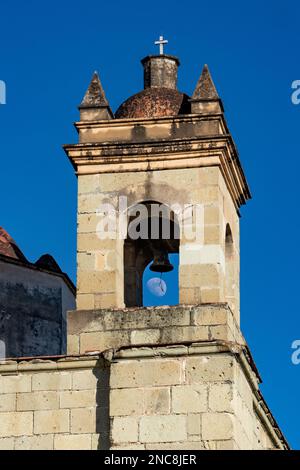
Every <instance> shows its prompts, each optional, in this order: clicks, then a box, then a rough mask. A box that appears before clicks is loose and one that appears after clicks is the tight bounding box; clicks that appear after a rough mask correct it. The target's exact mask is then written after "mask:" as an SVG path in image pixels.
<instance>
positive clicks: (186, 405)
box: [172, 385, 208, 414]
mask: <svg viewBox="0 0 300 470" xmlns="http://www.w3.org/2000/svg"><path fill="white" fill-rule="evenodd" d="M207 406H208V390H207V386H205V385H182V386H177V387H172V410H173V412H174V413H182V414H183V413H184V414H186V413H201V412H204V411H207Z"/></svg>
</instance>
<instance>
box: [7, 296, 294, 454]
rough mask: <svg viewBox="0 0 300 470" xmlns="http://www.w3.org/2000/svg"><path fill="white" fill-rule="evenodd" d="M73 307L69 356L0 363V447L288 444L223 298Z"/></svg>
mask: <svg viewBox="0 0 300 470" xmlns="http://www.w3.org/2000/svg"><path fill="white" fill-rule="evenodd" d="M81 313H82V315H81V314H80V313H79V312H74V313H70V314H69V315H70V317H69V332H70V336H69V341H68V343H69V347H70V351H69V353H70V356H69V357H65V358H57V359H52V360H50V359H49V360H39V359H36V360H31V361H29V360H28V361H19V362H15V361H11V362H6V363H4V364H1V365H0V374H1V380H0V393H1V400H0V436H1V437H0V448H4V449H108V448H111V449H268V448H279V449H280V448H281V449H283V448H286V446H287V444H286V442H285V440H284V437H283V436H282V434H281V432H280V430H279V429H278V426H277V425H276V423H275V421H274V419H273V417H272V415H271V414H270V412H269V410H268V408H267V407H266V404H265V402H264V401H263V399H262V397H261V395H260V392H259V390H258V384H259V377H258V375H257V371H256V369H255V367H254V365H253V362H252V360H251V356H250V355H249V352H248V350H247V348H246V346H245V344H244V341H243V338H242V337H241V336H240V333H239V330H238V328H237V326H236V324H235V321H234V317H233V315H232V312H231V311H230V309H229V308H228V307H227V306H226V305H223V306H220V305H207V306H201V307H177V308H175V309H174V310H173V309H172V315H171V314H170V309H167V308H166V309H161V308H156V309H137V310H134V309H131V310H130V311H128V310H123V311H122V310H121V311H117V310H115V311H94V312H89V313H88V312H85V315H83V312H81ZM141 319H143V320H141ZM99 329H100V330H101V331H102V332H103V335H104V339H103V343H102V344H101V340H100V341H98V342H97V346H98V348H99V351H94V352H93V353H90V354H86V353H85V351H86V350H89V349H93V348H95V343H94V342H95V336H94V335H101V333H100V331H99ZM97 330H98V331H97ZM103 330H105V331H103ZM122 334H123V336H122ZM162 334H164V335H165V336H161V335H162ZM84 335H87V336H84ZM107 335H108V336H107ZM112 337H114V340H113V341H112ZM75 338H76V339H77V341H75ZM100 339H101V336H100ZM96 341H97V340H96ZM106 342H110V343H111V345H112V346H111V347H110V348H108V346H107V343H106ZM75 344H78V345H79V344H80V345H81V346H80V348H81V352H80V354H78V355H77V356H75V355H71V354H74V353H75V351H72V348H74V347H76V346H75ZM77 347H79V346H77ZM77 351H78V350H77ZM101 351H102V352H101Z"/></svg>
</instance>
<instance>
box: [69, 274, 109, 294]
mask: <svg viewBox="0 0 300 470" xmlns="http://www.w3.org/2000/svg"><path fill="white" fill-rule="evenodd" d="M77 279H78V280H77V289H78V292H79V294H99V293H103V294H104V293H108V292H111V291H112V290H115V286H116V273H115V272H114V271H103V272H101V271H80V270H78V272H77Z"/></svg>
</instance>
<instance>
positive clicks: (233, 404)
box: [64, 51, 287, 449]
mask: <svg viewBox="0 0 300 470" xmlns="http://www.w3.org/2000/svg"><path fill="white" fill-rule="evenodd" d="M161 52H162V51H161ZM179 65H180V63H179V60H178V59H177V58H176V57H173V56H170V55H166V54H163V53H162V54H160V55H154V56H147V57H145V58H144V59H143V60H142V66H143V69H144V89H143V91H141V92H139V93H137V94H135V95H133V96H131V97H130V98H128V99H127V100H126V101H124V103H122V104H121V105H120V107H119V108H118V110H117V111H116V113H115V114H113V112H112V110H111V108H110V106H109V103H108V100H107V98H106V96H105V93H104V90H103V87H102V84H101V82H100V79H99V76H98V74H97V73H95V74H94V75H93V78H92V81H91V83H90V85H89V87H88V90H87V92H86V94H85V96H84V98H83V101H82V103H81V105H80V107H79V110H80V121H79V122H77V123H76V124H75V125H76V128H77V130H78V133H79V143H77V144H74V145H66V146H65V147H64V148H65V151H66V153H67V155H68V157H69V159H70V161H71V162H72V165H73V167H74V169H75V171H76V175H77V177H78V239H77V240H78V245H77V265H78V270H77V310H76V311H74V312H70V313H69V317H68V354H70V355H85V354H91V353H95V352H97V351H98V352H99V353H105V354H106V356H105V357H108V358H110V361H111V367H110V379H109V380H110V382H109V390H110V391H109V403H110V404H109V417H110V423H109V431H108V430H106V432H108V434H109V435H110V444H109V445H110V447H111V448H114V449H118V448H119V449H120V448H126V449H128V448H136V449H171V448H172V449H266V448H286V446H287V444H286V442H285V440H284V437H283V436H282V434H281V432H280V430H279V428H278V426H277V424H276V422H275V421H274V418H273V417H272V415H271V414H270V411H269V409H268V407H267V406H266V404H265V402H264V400H263V398H262V395H261V393H260V391H259V388H258V385H259V381H260V378H259V375H258V372H257V370H256V368H255V365H254V363H253V360H252V358H251V355H250V352H249V350H248V348H247V345H246V343H245V340H244V338H243V336H242V334H241V331H240V327H239V323H240V302H239V291H240V288H239V266H240V259H239V251H240V245H239V209H240V207H241V205H243V204H245V203H246V201H247V200H248V199H249V198H250V191H249V188H248V184H247V181H246V178H245V175H244V172H243V169H242V166H241V163H240V160H239V156H238V153H237V150H236V147H235V144H234V141H233V139H232V136H231V134H230V132H229V130H228V127H227V123H226V120H225V117H224V109H223V105H222V101H221V99H220V97H219V95H218V93H217V91H216V88H215V85H214V83H213V80H212V78H211V75H210V72H209V69H208V67H207V66H206V65H205V66H204V68H203V71H202V73H201V76H200V78H199V80H198V83H197V84H196V87H195V90H194V93H193V95H192V96H191V97H189V96H187V95H186V94H185V93H182V92H180V91H178V89H177V72H178V67H179ZM120 200H121V201H122V203H121V206H120ZM124 201H126V206H122V204H123V202H124ZM153 203H159V204H160V205H161V206H162V207H165V208H168V209H169V212H168V214H169V215H168V217H169V220H170V224H171V226H172V230H171V233H169V235H168V237H165V238H164V239H163V238H162V237H158V240H157V239H156V241H154V240H153V237H151V234H150V236H148V237H145V238H140V239H136V238H134V237H131V236H130V234H129V230H128V224H129V223H130V220H131V219H132V217H133V214H136V212H138V211H135V208H136V207H137V206H139V207H140V206H141V205H142V206H143V207H145V208H146V209H147V208H149V206H151V205H152V204H153ZM105 207H106V208H107V207H114V208H115V209H116V210H115V212H113V213H111V214H110V217H109V218H108V225H109V227H110V230H109V233H110V236H105V237H104V236H103V232H102V231H101V227H102V228H103V225H101V223H100V224H99V222H101V220H103V208H105ZM176 207H177V208H178V207H179V208H181V209H182V208H183V211H181V216H178V212H176V210H175V208H176ZM198 209H199V210H198ZM146 218H147V219H148V221H149V220H150V225H151V221H152V222H153V214H151V213H150V215H147V216H146ZM156 218H157V219H159V220H160V214H159V215H158V216H157V215H156ZM124 220H125V233H123V235H124V236H123V237H121V236H119V235H120V233H119V231H118V228H119V227H120V226H121V225H122V224H121V223H120V222H122V223H123V226H124ZM186 221H188V223H187V224H186ZM184 224H185V226H184ZM99 227H100V228H99ZM186 227H187V229H188V230H183V229H184V228H186ZM123 232H124V230H123ZM175 232H176V233H177V235H178V234H179V235H178V236H175ZM191 234H192V235H194V236H190V235H191ZM195 234H196V235H195ZM148 235H149V231H148ZM153 247H154V248H153ZM155 250H156V251H162V250H163V251H164V253H166V255H168V254H170V253H178V254H179V275H178V277H179V279H178V289H179V305H178V306H173V307H168V306H166V307H153V308H152V307H151V308H149V307H148V308H144V307H143V297H142V279H143V272H144V270H145V268H146V266H147V265H148V264H149V263H150V262H151V261H152V260H153V257H154V256H155V252H156V251H155Z"/></svg>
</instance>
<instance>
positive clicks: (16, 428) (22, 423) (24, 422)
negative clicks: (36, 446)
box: [0, 411, 33, 437]
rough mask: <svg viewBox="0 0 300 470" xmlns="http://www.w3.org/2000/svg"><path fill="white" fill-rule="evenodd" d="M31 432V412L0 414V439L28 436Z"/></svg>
mask: <svg viewBox="0 0 300 470" xmlns="http://www.w3.org/2000/svg"><path fill="white" fill-rule="evenodd" d="M32 432H33V413H32V412H24V413H22V412H12V411H11V412H7V413H1V414H0V437H12V436H23V435H24V436H30V435H31V434H32Z"/></svg>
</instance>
